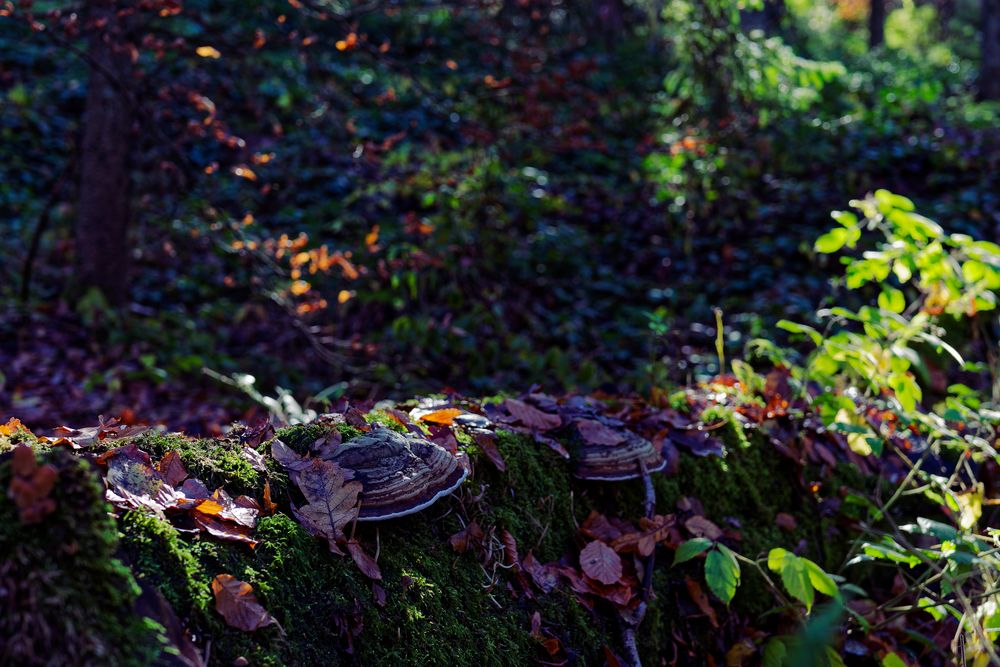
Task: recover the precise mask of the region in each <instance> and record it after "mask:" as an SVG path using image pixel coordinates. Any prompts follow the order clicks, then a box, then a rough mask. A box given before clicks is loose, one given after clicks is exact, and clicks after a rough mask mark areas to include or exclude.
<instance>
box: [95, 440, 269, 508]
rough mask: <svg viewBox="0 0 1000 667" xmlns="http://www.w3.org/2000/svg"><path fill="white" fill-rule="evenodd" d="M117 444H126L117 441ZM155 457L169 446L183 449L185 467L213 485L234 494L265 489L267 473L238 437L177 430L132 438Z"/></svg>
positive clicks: (209, 485) (211, 486) (255, 493)
mask: <svg viewBox="0 0 1000 667" xmlns="http://www.w3.org/2000/svg"><path fill="white" fill-rule="evenodd" d="M114 442H115V446H118V445H121V444H126V443H125V442H124V441H114ZM129 442H134V443H135V444H136V445H137V446H138V447H139V449H141V450H143V451H144V452H147V453H149V455H150V456H152V457H153V459H154V460H156V459H158V458H160V457H162V456H163V455H164V454H166V453H167V452H169V451H170V450H177V451H178V452H179V453H180V456H181V461H183V463H184V467H185V468H186V469H187V471H188V473H189V474H190V475H191V476H192V477H197V478H198V479H200V480H201V481H202V482H204V483H205V485H206V486H208V488H210V489H216V488H219V487H225V488H226V490H227V491H229V492H230V493H232V494H234V495H240V494H246V495H252V496H257V497H259V496H260V494H261V493H263V491H264V475H262V474H261V473H260V472H259V471H257V470H255V469H254V467H253V465H252V464H251V463H250V460H249V459H247V457H246V456H244V455H243V445H242V444H241V443H240V442H239V441H237V440H235V439H220V440H211V439H202V440H198V439H194V438H187V437H184V436H182V435H179V434H176V433H156V432H146V433H143V434H142V435H140V436H138V437H137V438H135V439H133V440H130V441H129Z"/></svg>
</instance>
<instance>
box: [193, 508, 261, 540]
mask: <svg viewBox="0 0 1000 667" xmlns="http://www.w3.org/2000/svg"><path fill="white" fill-rule="evenodd" d="M191 517H192V518H193V519H194V522H195V524H197V526H198V527H199V528H201V529H202V530H204V531H205V532H206V533H208V534H209V535H211V536H212V537H215V538H217V539H220V540H226V541H229V542H242V543H244V544H248V545H250V547H251V548H253V547H256V546H257V540H255V539H253V537H252V531H251V529H250V528H247V527H246V526H241V525H240V524H238V523H234V522H232V521H225V520H223V519H220V518H219V517H217V516H213V515H211V514H202V513H200V512H193V513H192V514H191Z"/></svg>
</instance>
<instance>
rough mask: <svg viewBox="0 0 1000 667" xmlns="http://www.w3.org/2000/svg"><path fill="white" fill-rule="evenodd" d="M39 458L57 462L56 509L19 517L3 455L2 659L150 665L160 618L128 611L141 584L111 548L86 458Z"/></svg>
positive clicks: (111, 528)
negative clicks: (27, 521) (35, 519)
mask: <svg viewBox="0 0 1000 667" xmlns="http://www.w3.org/2000/svg"><path fill="white" fill-rule="evenodd" d="M38 458H39V464H40V465H43V464H46V463H48V464H52V465H53V466H55V468H56V470H57V471H58V479H57V482H56V486H55V488H54V490H53V491H52V494H51V498H52V499H54V500H55V502H56V510H55V512H54V513H52V514H50V515H48V516H46V517H45V518H44V519H43V520H42V521H41V522H39V523H37V524H33V525H23V524H22V523H21V521H20V518H19V515H18V512H17V509H16V507H15V506H14V504H13V503H12V502H9V501H7V500H6V489H7V488H8V487H9V485H10V481H11V475H12V473H11V461H10V459H11V456H10V454H4V455H2V457H0V489H3V490H4V493H3V496H2V498H3V500H2V501H0V554H3V558H2V560H0V608H3V609H6V610H9V611H8V613H4V614H0V662H2V663H4V664H17V665H26V666H31V665H90V664H104V665H137V666H138V665H148V664H151V663H152V662H154V661H155V659H156V657H157V656H158V655H160V654H161V652H162V651H163V650H165V648H166V646H165V643H164V640H163V639H162V637H161V630H162V627H161V626H159V625H158V624H157V623H156V622H154V621H151V620H150V619H147V618H144V617H142V616H140V615H137V614H135V613H133V606H134V604H135V602H136V600H137V599H138V597H139V593H140V591H139V586H138V584H137V583H136V581H135V579H134V577H133V576H132V573H131V572H130V571H129V569H128V568H127V567H126V566H125V565H124V564H123V563H122V562H121V560H119V559H118V558H117V557H116V550H117V547H118V534H117V531H116V529H115V522H114V520H113V519H112V518H111V516H110V514H109V510H110V508H109V507H108V506H107V504H106V503H105V502H104V498H103V489H102V487H101V485H100V483H99V482H98V480H97V476H96V475H95V473H94V471H93V470H92V469H91V468H90V464H88V463H87V462H86V461H84V460H82V459H80V458H77V457H75V456H73V455H71V454H69V453H68V452H66V451H64V450H51V451H46V452H44V453H42V454H40V455H39V457H38Z"/></svg>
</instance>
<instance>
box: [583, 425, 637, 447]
mask: <svg viewBox="0 0 1000 667" xmlns="http://www.w3.org/2000/svg"><path fill="white" fill-rule="evenodd" d="M576 429H577V430H578V431H579V432H580V437H581V438H583V439H584V440H585V441H586V442H587V444H590V445H600V446H606V447H613V446H614V445H617V444H619V443H621V442H624V441H625V440H626V437H625V435H624V434H622V433H619V432H618V431H615V430H614V429H612V428H610V427H608V426H605V425H604V424H602V423H601V422H599V421H595V420H593V419H581V420H579V421H578V422H576Z"/></svg>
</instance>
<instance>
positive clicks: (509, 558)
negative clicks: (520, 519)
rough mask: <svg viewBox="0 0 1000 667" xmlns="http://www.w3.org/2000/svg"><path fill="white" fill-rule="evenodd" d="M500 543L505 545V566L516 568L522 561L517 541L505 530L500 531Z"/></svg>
mask: <svg viewBox="0 0 1000 667" xmlns="http://www.w3.org/2000/svg"><path fill="white" fill-rule="evenodd" d="M500 542H501V543H503V564H504V565H506V566H507V567H516V566H517V565H518V563H519V562H520V560H521V559H520V558H519V557H518V555H517V540H515V539H514V536H513V535H511V532H510V531H509V530H507V529H506V528H504V529H503V530H501V531H500Z"/></svg>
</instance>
